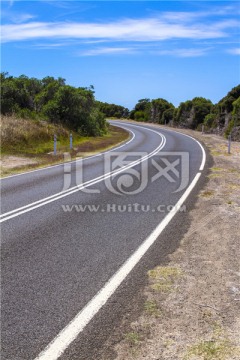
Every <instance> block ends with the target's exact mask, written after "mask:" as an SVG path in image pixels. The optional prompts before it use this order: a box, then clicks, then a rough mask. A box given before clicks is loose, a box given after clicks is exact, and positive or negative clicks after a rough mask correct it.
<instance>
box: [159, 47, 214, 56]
mask: <svg viewBox="0 0 240 360" xmlns="http://www.w3.org/2000/svg"><path fill="white" fill-rule="evenodd" d="M209 50H210V48H207V49H173V50H160V51H156V52H155V54H157V55H170V56H175V57H182V58H186V57H199V56H204V55H207V53H208V52H209Z"/></svg>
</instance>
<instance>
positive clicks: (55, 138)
mask: <svg viewBox="0 0 240 360" xmlns="http://www.w3.org/2000/svg"><path fill="white" fill-rule="evenodd" d="M53 152H54V155H57V135H54V149H53Z"/></svg>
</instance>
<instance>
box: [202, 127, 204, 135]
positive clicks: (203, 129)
mask: <svg viewBox="0 0 240 360" xmlns="http://www.w3.org/2000/svg"><path fill="white" fill-rule="evenodd" d="M203 134H204V125H202V135H203Z"/></svg>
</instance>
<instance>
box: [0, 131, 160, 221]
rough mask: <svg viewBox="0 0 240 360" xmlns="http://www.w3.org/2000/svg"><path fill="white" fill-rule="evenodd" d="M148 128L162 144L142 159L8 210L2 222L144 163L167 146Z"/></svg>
mask: <svg viewBox="0 0 240 360" xmlns="http://www.w3.org/2000/svg"><path fill="white" fill-rule="evenodd" d="M147 130H149V131H152V132H155V133H156V134H157V135H158V136H160V137H161V139H162V141H161V144H160V145H159V146H158V147H157V148H156V149H154V150H153V151H152V152H151V153H150V154H148V155H146V156H144V157H143V158H141V159H140V160H136V161H133V162H132V163H130V164H128V165H126V166H123V167H122V168H120V169H117V170H115V171H112V172H109V173H107V174H103V175H101V176H99V177H97V178H95V179H92V180H89V181H87V182H85V183H83V184H79V185H76V186H74V187H72V188H70V189H68V190H64V191H61V192H59V193H56V194H54V195H51V196H48V197H46V198H44V199H41V200H38V201H35V202H33V203H30V204H27V205H25V206H22V207H20V208H17V209H14V210H11V211H8V212H6V213H4V214H2V215H0V218H1V220H0V223H2V222H5V221H7V220H10V219H13V218H15V217H17V216H20V215H22V214H25V213H27V212H29V211H32V210H34V209H37V208H39V207H41V206H44V205H47V204H49V203H51V202H54V201H57V200H59V199H62V198H63V197H66V196H69V195H71V194H73V193H75V192H77V191H80V190H83V189H84V188H86V187H89V186H91V185H94V184H96V183H99V182H100V181H103V180H106V179H108V178H110V177H112V176H113V175H117V174H119V173H121V172H123V171H125V170H127V169H129V168H131V167H133V166H136V165H138V164H140V163H142V162H143V161H145V160H148V159H150V158H151V157H152V156H154V155H156V154H157V153H158V152H159V151H160V150H161V149H162V148H163V147H164V146H165V144H166V138H165V136H163V135H162V134H160V133H159V132H157V131H155V130H152V129H147ZM130 131H131V130H130ZM109 152H110V151H109Z"/></svg>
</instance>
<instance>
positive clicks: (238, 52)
mask: <svg viewBox="0 0 240 360" xmlns="http://www.w3.org/2000/svg"><path fill="white" fill-rule="evenodd" d="M227 52H228V53H229V54H232V55H240V48H235V49H229V50H228V51H227Z"/></svg>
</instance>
